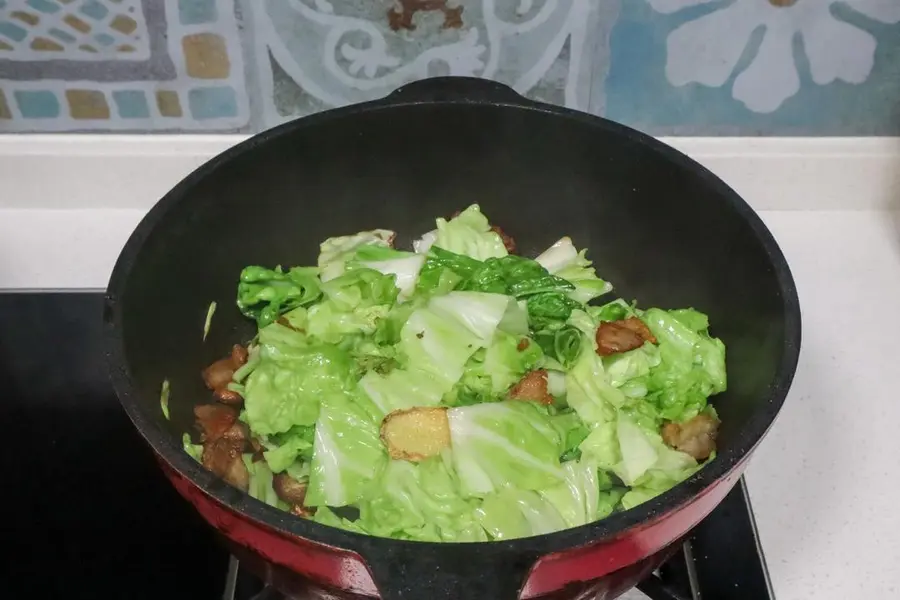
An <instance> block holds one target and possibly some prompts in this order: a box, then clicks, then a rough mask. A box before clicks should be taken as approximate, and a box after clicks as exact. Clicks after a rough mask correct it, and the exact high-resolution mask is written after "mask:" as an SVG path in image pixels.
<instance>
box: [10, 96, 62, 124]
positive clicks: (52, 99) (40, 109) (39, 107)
mask: <svg viewBox="0 0 900 600" xmlns="http://www.w3.org/2000/svg"><path fill="white" fill-rule="evenodd" d="M14 96H15V98H16V102H17V103H18V105H19V111H20V112H21V113H22V116H23V117H25V118H26V119H52V118H54V117H57V116H59V111H60V105H59V100H58V99H57V97H56V95H54V94H53V92H47V91H25V90H20V91H17V92H15V94H14Z"/></svg>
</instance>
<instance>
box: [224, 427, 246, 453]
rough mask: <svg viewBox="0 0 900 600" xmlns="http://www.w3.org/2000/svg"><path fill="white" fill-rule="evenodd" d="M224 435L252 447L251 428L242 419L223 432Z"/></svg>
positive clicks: (232, 440)
mask: <svg viewBox="0 0 900 600" xmlns="http://www.w3.org/2000/svg"><path fill="white" fill-rule="evenodd" d="M222 437H223V438H224V439H226V440H229V441H231V442H235V443H236V444H240V445H242V446H243V445H246V446H247V447H248V448H249V447H250V428H249V427H248V426H247V424H246V423H244V422H242V421H235V422H234V425H232V426H231V427H229V428H228V429H226V430H225V431H224V432H223V433H222Z"/></svg>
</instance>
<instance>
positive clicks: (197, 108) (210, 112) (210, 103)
mask: <svg viewBox="0 0 900 600" xmlns="http://www.w3.org/2000/svg"><path fill="white" fill-rule="evenodd" d="M188 104H189V106H190V109H191V115H193V117H194V118H195V119H198V120H201V121H202V120H204V119H215V118H218V117H231V116H233V115H235V114H237V98H236V96H235V93H234V90H233V89H231V88H230V87H225V86H216V87H203V88H196V89H193V90H191V91H190V92H188Z"/></svg>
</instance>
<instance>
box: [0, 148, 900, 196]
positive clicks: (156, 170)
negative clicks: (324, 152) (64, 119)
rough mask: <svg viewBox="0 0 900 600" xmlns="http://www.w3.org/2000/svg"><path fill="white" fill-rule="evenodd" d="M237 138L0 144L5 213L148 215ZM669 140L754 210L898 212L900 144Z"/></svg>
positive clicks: (0, 191)
mask: <svg viewBox="0 0 900 600" xmlns="http://www.w3.org/2000/svg"><path fill="white" fill-rule="evenodd" d="M244 139H246V138H245V136H239V135H208V136H203V135H197V136H194V135H89V134H69V135H65V134H59V135H6V136H3V135H0V209H69V210H71V209H116V210H128V209H139V210H147V209H149V208H150V207H151V206H152V205H153V204H154V203H155V202H156V200H158V199H159V198H160V197H161V196H162V195H163V194H165V193H166V192H167V191H168V190H169V189H170V188H171V187H172V186H174V185H175V184H176V183H178V181H180V180H181V179H182V178H183V177H184V176H185V175H187V174H188V173H190V172H191V171H192V170H193V169H195V168H196V167H198V166H199V165H201V164H203V162H205V161H206V160H208V159H210V158H211V157H213V156H215V155H216V154H218V153H219V152H222V151H223V150H225V149H227V148H229V147H230V146H232V145H234V144H236V143H238V142H240V141H242V140H244ZM662 140H663V141H664V142H666V143H668V144H670V145H672V146H674V147H676V148H678V149H679V150H681V151H682V152H684V153H686V154H688V155H689V156H691V157H693V158H694V159H696V160H697V161H699V162H700V163H702V164H703V165H705V166H706V167H707V168H709V169H710V170H711V171H713V172H714V173H716V174H717V175H719V176H720V177H721V178H722V179H724V180H725V181H726V182H727V183H728V184H729V185H731V186H732V187H733V188H734V189H735V190H737V192H738V193H740V194H741V195H742V196H744V198H746V200H747V201H748V202H749V203H750V204H751V205H752V206H753V207H754V208H755V209H756V210H856V209H860V210H871V209H882V210H883V209H890V208H895V207H896V206H897V205H898V198H900V138H765V137H758V138H727V137H723V138H692V137H673V138H662Z"/></svg>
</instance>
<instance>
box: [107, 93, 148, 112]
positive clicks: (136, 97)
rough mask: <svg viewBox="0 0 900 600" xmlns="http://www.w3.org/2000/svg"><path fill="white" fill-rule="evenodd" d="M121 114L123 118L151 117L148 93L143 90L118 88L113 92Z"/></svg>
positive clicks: (114, 100)
mask: <svg viewBox="0 0 900 600" xmlns="http://www.w3.org/2000/svg"><path fill="white" fill-rule="evenodd" d="M112 98H113V102H115V104H116V108H117V109H118V112H119V116H120V117H122V118H123V119H146V118H148V117H150V106H149V104H148V103H147V95H146V94H144V92H142V91H141V90H116V91H114V92H113V93H112Z"/></svg>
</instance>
